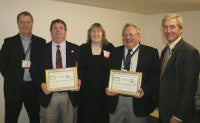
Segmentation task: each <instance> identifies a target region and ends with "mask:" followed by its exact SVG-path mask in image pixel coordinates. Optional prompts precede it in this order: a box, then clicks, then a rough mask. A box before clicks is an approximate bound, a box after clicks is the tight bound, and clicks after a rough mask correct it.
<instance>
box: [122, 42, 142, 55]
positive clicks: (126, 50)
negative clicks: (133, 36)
mask: <svg viewBox="0 0 200 123" xmlns="http://www.w3.org/2000/svg"><path fill="white" fill-rule="evenodd" d="M139 45H140V43H138V44H137V45H136V46H135V47H133V49H132V51H131V53H132V52H133V51H135V50H136V49H137V47H138V46H139ZM125 52H126V53H128V49H127V48H126V47H125Z"/></svg>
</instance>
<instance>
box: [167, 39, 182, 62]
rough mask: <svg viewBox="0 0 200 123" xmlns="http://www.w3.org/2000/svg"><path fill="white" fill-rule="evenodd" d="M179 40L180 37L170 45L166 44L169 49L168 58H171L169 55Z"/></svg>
mask: <svg viewBox="0 0 200 123" xmlns="http://www.w3.org/2000/svg"><path fill="white" fill-rule="evenodd" d="M180 40H181V36H180V37H179V38H177V39H176V40H175V41H173V42H172V43H170V44H168V46H169V49H170V55H169V58H170V57H171V54H172V52H173V49H174V48H175V46H176V44H177V43H178V42H179V41H180Z"/></svg>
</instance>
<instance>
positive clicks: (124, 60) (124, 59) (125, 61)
mask: <svg viewBox="0 0 200 123" xmlns="http://www.w3.org/2000/svg"><path fill="white" fill-rule="evenodd" d="M140 45H141V44H139V46H138V47H137V48H136V49H135V51H134V52H133V53H132V55H131V56H130V57H129V58H128V59H127V60H126V58H125V47H124V58H123V62H124V64H126V63H127V62H129V61H130V60H131V58H132V57H133V55H134V54H135V53H136V52H137V51H138V50H139V48H140Z"/></svg>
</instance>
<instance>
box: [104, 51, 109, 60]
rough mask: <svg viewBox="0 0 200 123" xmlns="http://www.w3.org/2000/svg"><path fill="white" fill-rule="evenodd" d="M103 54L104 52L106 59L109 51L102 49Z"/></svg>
mask: <svg viewBox="0 0 200 123" xmlns="http://www.w3.org/2000/svg"><path fill="white" fill-rule="evenodd" d="M103 54H104V58H107V59H108V58H109V57H110V52H109V51H106V50H103Z"/></svg>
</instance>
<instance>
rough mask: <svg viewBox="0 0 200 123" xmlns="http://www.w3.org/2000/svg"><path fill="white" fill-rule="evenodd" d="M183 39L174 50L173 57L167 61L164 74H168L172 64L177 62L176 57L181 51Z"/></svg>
mask: <svg viewBox="0 0 200 123" xmlns="http://www.w3.org/2000/svg"><path fill="white" fill-rule="evenodd" d="M182 43H183V41H182V40H180V41H179V42H178V43H177V44H176V46H175V48H174V51H173V52H172V55H171V57H170V58H169V60H168V62H167V65H166V67H165V70H164V73H163V76H164V75H165V74H166V72H167V71H168V70H169V68H170V66H171V65H172V64H173V63H174V62H175V60H176V58H177V55H178V53H179V50H180V49H181V45H182Z"/></svg>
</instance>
